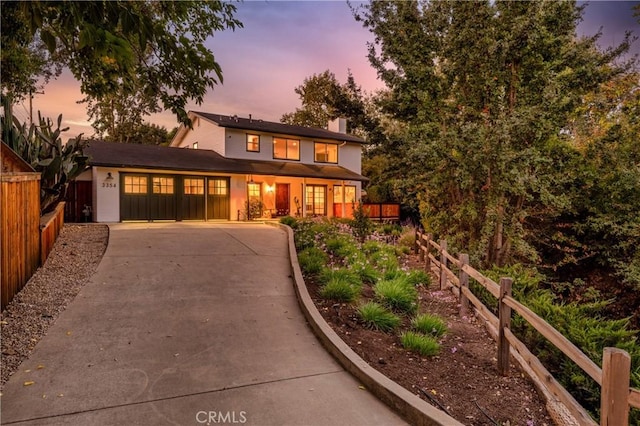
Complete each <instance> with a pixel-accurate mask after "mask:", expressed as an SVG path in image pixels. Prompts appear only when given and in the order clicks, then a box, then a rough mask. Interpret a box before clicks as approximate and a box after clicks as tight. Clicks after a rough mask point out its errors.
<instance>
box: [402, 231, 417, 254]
mask: <svg viewBox="0 0 640 426" xmlns="http://www.w3.org/2000/svg"><path fill="white" fill-rule="evenodd" d="M398 245H399V246H400V247H407V248H408V249H409V250H413V249H414V248H415V246H416V230H415V229H414V228H409V227H407V228H405V230H404V232H403V233H402V235H401V236H400V238H399V239H398Z"/></svg>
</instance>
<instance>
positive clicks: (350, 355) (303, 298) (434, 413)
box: [274, 224, 462, 426]
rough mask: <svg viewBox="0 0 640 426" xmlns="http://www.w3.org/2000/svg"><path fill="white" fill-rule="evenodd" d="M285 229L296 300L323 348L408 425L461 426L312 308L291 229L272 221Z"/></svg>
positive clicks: (314, 307) (313, 306)
mask: <svg viewBox="0 0 640 426" xmlns="http://www.w3.org/2000/svg"><path fill="white" fill-rule="evenodd" d="M274 225H276V226H279V227H280V228H281V229H283V230H285V231H286V232H287V236H288V246H289V260H290V262H291V272H292V277H293V282H294V287H295V290H296V295H297V296H298V303H299V305H300V308H301V309H302V312H303V314H304V316H305V318H306V319H307V321H308V323H309V325H310V326H311V329H312V330H313V332H314V334H315V335H316V337H317V338H318V340H320V342H321V343H322V345H323V346H324V347H325V349H326V350H327V351H328V352H329V353H330V354H331V355H333V357H334V358H336V359H337V360H338V362H339V363H340V364H341V365H342V366H343V367H344V368H345V370H347V371H348V372H349V373H351V374H352V375H353V376H354V377H356V378H357V379H358V380H359V381H360V382H361V383H362V384H363V385H364V386H365V387H366V389H367V390H369V391H370V392H371V393H372V394H374V395H375V396H376V397H377V398H378V399H380V400H381V401H382V402H384V403H385V404H387V405H388V406H389V407H391V408H392V409H393V410H394V411H396V412H397V413H398V414H399V415H400V416H402V417H403V418H404V419H405V420H407V421H408V422H409V423H410V424H412V425H442V426H458V425H459V426H462V423H460V422H458V421H457V420H455V419H454V418H453V417H450V416H448V415H447V414H446V413H444V412H443V411H440V410H439V409H437V408H436V407H434V406H432V405H431V404H429V403H427V402H426V401H424V400H422V399H420V398H418V397H417V396H416V395H414V394H412V393H411V392H409V391H408V390H407V389H405V388H403V387H402V386H400V385H399V384H397V383H396V382H394V381H393V380H391V379H389V378H388V377H386V376H385V375H383V374H382V373H380V372H379V371H378V370H376V369H375V368H373V367H371V366H370V365H369V364H367V363H366V362H365V361H364V360H363V359H362V358H360V356H358V354H356V353H355V352H354V351H353V350H352V349H351V348H350V347H349V346H348V345H347V344H346V343H345V342H344V341H343V340H342V339H341V338H340V337H339V336H338V335H337V334H336V332H335V331H333V329H332V328H331V327H330V326H329V324H327V322H326V321H325V320H324V318H322V315H320V312H318V309H317V308H316V306H315V304H314V303H313V300H312V299H311V296H310V295H309V292H308V290H307V286H306V284H305V282H304V278H303V277H302V272H301V270H300V265H299V264H298V255H297V253H296V249H295V243H294V239H293V231H292V230H291V228H290V227H288V226H286V225H283V224H274Z"/></svg>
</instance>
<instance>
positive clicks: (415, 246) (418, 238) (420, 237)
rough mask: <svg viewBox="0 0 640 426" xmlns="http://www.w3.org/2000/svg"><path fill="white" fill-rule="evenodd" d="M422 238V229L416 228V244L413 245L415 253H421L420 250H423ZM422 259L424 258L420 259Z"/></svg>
mask: <svg viewBox="0 0 640 426" xmlns="http://www.w3.org/2000/svg"><path fill="white" fill-rule="evenodd" d="M421 239H422V234H421V233H420V231H419V230H418V228H416V234H415V245H414V246H413V254H420V252H421V251H422V250H420V241H421ZM420 260H422V259H420Z"/></svg>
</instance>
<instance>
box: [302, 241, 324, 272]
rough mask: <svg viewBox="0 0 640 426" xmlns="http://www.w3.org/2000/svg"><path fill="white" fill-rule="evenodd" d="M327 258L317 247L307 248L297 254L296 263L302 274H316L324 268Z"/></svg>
mask: <svg viewBox="0 0 640 426" xmlns="http://www.w3.org/2000/svg"><path fill="white" fill-rule="evenodd" d="M328 259H329V258H328V256H327V255H326V254H325V252H323V251H322V250H320V249H319V248H317V247H309V248H306V249H304V250H302V251H301V252H300V253H298V263H299V264H300V268H301V269H302V272H304V273H306V274H318V273H320V272H321V271H322V269H323V268H324V267H325V266H326V264H327V261H328Z"/></svg>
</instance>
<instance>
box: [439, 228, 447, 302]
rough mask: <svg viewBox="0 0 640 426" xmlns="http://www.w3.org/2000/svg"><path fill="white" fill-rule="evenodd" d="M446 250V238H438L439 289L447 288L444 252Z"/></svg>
mask: <svg viewBox="0 0 640 426" xmlns="http://www.w3.org/2000/svg"><path fill="white" fill-rule="evenodd" d="M446 250H447V240H440V290H444V289H445V288H447V273H446V272H445V269H447V258H446V257H445V255H444V252H445V251H446Z"/></svg>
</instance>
